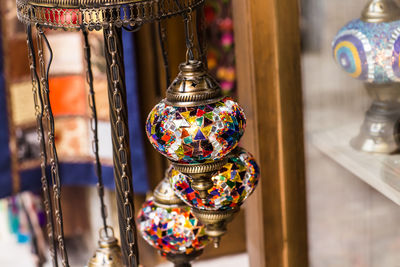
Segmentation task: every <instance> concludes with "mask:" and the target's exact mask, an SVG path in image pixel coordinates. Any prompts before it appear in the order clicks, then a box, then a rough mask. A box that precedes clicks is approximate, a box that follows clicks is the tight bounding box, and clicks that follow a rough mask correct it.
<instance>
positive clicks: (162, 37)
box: [157, 20, 171, 87]
mask: <svg viewBox="0 0 400 267" xmlns="http://www.w3.org/2000/svg"><path fill="white" fill-rule="evenodd" d="M164 23H166V22H165V20H160V21H158V22H157V24H158V25H157V26H158V27H157V28H158V39H159V41H160V47H161V54H162V57H163V62H164V71H165V81H166V86H167V87H168V86H169V85H170V84H171V73H170V70H169V60H168V51H167V29H166V27H165V24H164Z"/></svg>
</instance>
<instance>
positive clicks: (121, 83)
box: [104, 24, 139, 267]
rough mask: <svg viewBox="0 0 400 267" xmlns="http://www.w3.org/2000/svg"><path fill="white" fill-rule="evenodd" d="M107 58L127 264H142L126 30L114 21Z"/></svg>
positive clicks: (106, 33) (107, 41) (107, 37)
mask: <svg viewBox="0 0 400 267" xmlns="http://www.w3.org/2000/svg"><path fill="white" fill-rule="evenodd" d="M104 41H105V56H106V61H107V66H108V68H107V76H108V97H109V102H110V122H111V128H112V142H113V159H114V178H115V184H116V191H117V203H118V215H119V223H120V230H121V245H122V252H123V254H124V259H125V264H127V265H128V266H129V267H131V266H138V265H139V254H138V244H137V231H136V224H135V219H134V216H135V215H134V214H135V208H134V204H133V186H132V167H131V157H130V148H129V131H128V129H129V128H128V120H127V119H128V110H127V103H126V88H125V72H124V65H123V64H124V63H123V49H122V32H121V29H118V28H115V27H114V26H113V25H112V24H110V25H109V27H108V29H105V30H104Z"/></svg>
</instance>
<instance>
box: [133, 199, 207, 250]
mask: <svg viewBox="0 0 400 267" xmlns="http://www.w3.org/2000/svg"><path fill="white" fill-rule="evenodd" d="M138 228H139V230H140V231H141V233H142V236H143V238H144V239H145V240H146V241H147V242H148V243H149V244H150V245H151V246H153V247H154V248H156V249H158V250H160V251H162V252H163V253H171V254H191V253H193V252H194V251H196V250H201V249H203V248H204V247H205V246H206V245H207V243H208V236H207V235H205V232H204V226H203V225H202V224H201V223H200V222H199V220H197V219H196V217H194V215H193V214H192V212H191V211H190V208H189V207H187V206H176V205H175V206H171V207H170V208H165V207H161V206H159V205H157V204H156V202H155V201H154V199H153V198H150V199H149V200H148V201H146V202H145V203H144V204H143V207H142V209H141V210H140V211H139V214H138Z"/></svg>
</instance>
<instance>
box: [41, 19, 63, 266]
mask: <svg viewBox="0 0 400 267" xmlns="http://www.w3.org/2000/svg"><path fill="white" fill-rule="evenodd" d="M36 28H37V44H38V55H39V70H40V84H41V89H42V90H41V94H42V97H43V107H44V114H45V117H46V118H45V122H46V129H47V139H48V140H47V142H48V149H49V150H48V154H49V160H50V172H51V179H52V184H53V201H54V203H53V204H54V210H55V222H56V229H57V241H58V248H59V250H60V254H61V263H62V266H64V267H69V262H68V255H67V250H66V247H65V241H64V226H63V216H62V209H61V181H60V175H59V163H58V156H57V149H56V145H55V138H54V132H55V126H54V116H53V112H52V109H51V104H50V89H49V70H50V65H51V62H52V60H53V52H52V50H51V47H50V43H49V41H48V40H47V37H46V35H45V34H44V31H43V29H42V28H41V27H40V26H36ZM43 43H45V44H46V47H47V49H48V51H49V62H48V64H47V67H46V63H45V59H44V52H43Z"/></svg>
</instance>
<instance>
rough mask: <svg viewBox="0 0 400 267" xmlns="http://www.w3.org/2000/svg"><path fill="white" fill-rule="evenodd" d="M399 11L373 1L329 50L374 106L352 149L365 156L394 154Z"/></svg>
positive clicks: (389, 0)
mask: <svg viewBox="0 0 400 267" xmlns="http://www.w3.org/2000/svg"><path fill="white" fill-rule="evenodd" d="M399 19H400V8H399V7H398V6H397V4H396V3H395V2H394V1H393V0H372V1H370V2H369V3H368V5H367V6H366V7H365V9H364V11H363V13H362V16H361V19H356V20H353V21H351V22H350V23H348V24H347V25H346V26H344V27H343V28H342V29H341V30H340V31H339V32H338V34H337V35H336V37H335V39H334V41H333V44H332V47H333V55H334V58H335V60H336V62H337V63H338V64H339V66H340V67H341V68H342V69H343V70H344V71H346V72H347V73H348V74H349V75H350V76H351V77H353V78H356V79H359V80H361V81H363V82H364V83H365V85H366V88H367V91H368V93H369V95H370V96H371V97H372V98H373V103H372V105H371V107H370V109H369V110H368V112H367V115H366V118H365V121H364V124H363V126H362V127H361V130H360V134H359V135H358V136H357V137H356V138H354V139H353V140H352V141H351V145H352V146H353V147H354V148H356V149H358V150H363V151H367V152H382V153H390V152H393V151H395V150H397V145H396V143H395V141H394V137H393V133H394V124H395V122H396V120H397V119H398V118H399V117H400V104H399V99H400V88H399V85H398V82H400V65H399V59H400V21H399Z"/></svg>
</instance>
